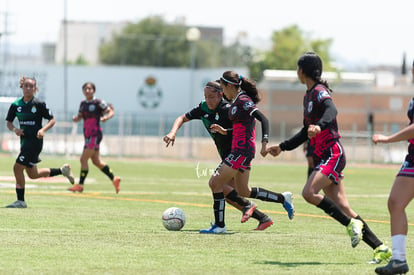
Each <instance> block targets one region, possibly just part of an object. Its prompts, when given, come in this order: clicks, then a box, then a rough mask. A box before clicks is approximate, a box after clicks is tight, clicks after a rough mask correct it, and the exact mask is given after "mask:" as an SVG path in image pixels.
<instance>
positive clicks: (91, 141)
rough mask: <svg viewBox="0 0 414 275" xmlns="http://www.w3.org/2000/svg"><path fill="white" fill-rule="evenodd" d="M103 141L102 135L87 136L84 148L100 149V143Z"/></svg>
mask: <svg viewBox="0 0 414 275" xmlns="http://www.w3.org/2000/svg"><path fill="white" fill-rule="evenodd" d="M101 141H102V136H92V137H85V145H84V146H83V149H91V150H99V144H100V143H101Z"/></svg>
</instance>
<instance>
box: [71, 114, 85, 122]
mask: <svg viewBox="0 0 414 275" xmlns="http://www.w3.org/2000/svg"><path fill="white" fill-rule="evenodd" d="M82 118H83V117H82V113H81V112H79V113H78V114H77V115H76V116H73V117H72V121H73V122H79V121H81V120H82Z"/></svg>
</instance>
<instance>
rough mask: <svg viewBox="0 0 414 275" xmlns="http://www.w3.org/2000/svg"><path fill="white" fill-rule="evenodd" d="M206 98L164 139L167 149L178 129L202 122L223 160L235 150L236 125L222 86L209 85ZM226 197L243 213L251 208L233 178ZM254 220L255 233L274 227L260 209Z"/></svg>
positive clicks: (179, 118)
mask: <svg viewBox="0 0 414 275" xmlns="http://www.w3.org/2000/svg"><path fill="white" fill-rule="evenodd" d="M204 99H205V100H203V101H202V102H201V103H200V104H199V105H198V106H196V107H195V108H193V109H192V110H191V111H189V112H188V113H186V114H184V115H182V116H180V117H178V118H177V119H176V120H175V122H174V125H173V127H172V129H171V131H170V133H168V135H166V136H165V137H164V142H165V143H166V144H167V147H168V145H169V144H171V146H173V145H174V141H175V136H176V134H177V131H178V129H180V127H181V126H182V125H183V124H184V123H185V122H187V121H190V120H193V119H200V120H201V121H202V122H203V124H204V126H205V128H206V130H207V131H208V132H209V134H210V136H211V138H212V139H213V140H214V143H215V144H216V148H217V151H218V153H219V155H220V158H221V159H222V160H223V159H224V158H225V157H226V156H227V155H228V154H229V153H230V151H231V141H232V123H231V121H230V120H229V114H228V113H229V107H230V104H229V103H228V102H227V101H226V100H225V99H224V98H223V91H222V89H221V87H220V84H219V83H218V82H213V81H210V82H208V83H207V84H206V86H205V87H204ZM212 125H214V126H212ZM216 125H219V126H220V127H221V128H222V131H221V133H220V132H217V131H213V130H212V127H216ZM224 194H225V198H226V201H227V202H228V203H230V204H231V205H232V206H234V207H235V208H236V209H239V210H241V211H242V212H243V208H244V207H249V206H250V202H249V201H248V200H246V199H245V198H242V197H240V196H239V195H238V193H237V191H236V190H234V180H233V179H231V180H230V182H229V183H228V184H226V185H225V186H224ZM252 217H253V218H254V219H256V220H258V221H259V225H258V226H257V228H256V229H255V230H265V229H266V228H267V227H269V226H271V225H272V224H273V221H272V219H271V218H270V217H269V216H267V215H266V214H264V213H262V212H261V211H259V210H258V209H255V210H254V211H253V213H252Z"/></svg>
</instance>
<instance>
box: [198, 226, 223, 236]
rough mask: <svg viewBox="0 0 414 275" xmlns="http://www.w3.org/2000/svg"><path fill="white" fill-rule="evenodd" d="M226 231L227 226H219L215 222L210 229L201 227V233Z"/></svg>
mask: <svg viewBox="0 0 414 275" xmlns="http://www.w3.org/2000/svg"><path fill="white" fill-rule="evenodd" d="M223 233H226V226H224V227H219V226H217V225H215V224H212V225H211V227H210V228H208V229H201V230H200V234H223Z"/></svg>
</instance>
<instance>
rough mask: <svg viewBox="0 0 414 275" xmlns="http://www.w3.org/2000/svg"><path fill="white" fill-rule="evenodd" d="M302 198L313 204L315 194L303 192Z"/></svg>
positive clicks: (307, 191) (304, 190)
mask: <svg viewBox="0 0 414 275" xmlns="http://www.w3.org/2000/svg"><path fill="white" fill-rule="evenodd" d="M302 197H303V198H304V199H305V201H306V202H308V203H312V198H313V193H312V192H310V191H309V190H307V189H303V190H302Z"/></svg>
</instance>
